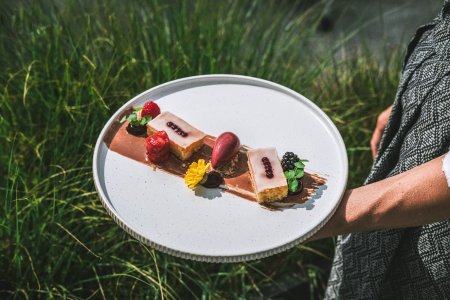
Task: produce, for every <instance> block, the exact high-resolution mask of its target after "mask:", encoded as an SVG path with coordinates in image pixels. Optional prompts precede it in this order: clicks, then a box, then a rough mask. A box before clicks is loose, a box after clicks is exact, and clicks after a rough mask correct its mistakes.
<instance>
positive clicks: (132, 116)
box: [127, 113, 137, 123]
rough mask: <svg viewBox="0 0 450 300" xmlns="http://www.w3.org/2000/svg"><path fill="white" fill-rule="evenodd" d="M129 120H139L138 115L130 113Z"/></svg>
mask: <svg viewBox="0 0 450 300" xmlns="http://www.w3.org/2000/svg"><path fill="white" fill-rule="evenodd" d="M127 120H128V122H130V123H131V122H134V121H136V120H137V116H136V114H135V113H132V114H131V115H129V116H128V119H127Z"/></svg>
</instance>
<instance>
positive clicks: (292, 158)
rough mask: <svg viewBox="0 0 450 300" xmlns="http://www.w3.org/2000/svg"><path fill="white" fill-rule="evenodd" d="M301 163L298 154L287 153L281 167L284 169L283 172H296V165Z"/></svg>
mask: <svg viewBox="0 0 450 300" xmlns="http://www.w3.org/2000/svg"><path fill="white" fill-rule="evenodd" d="M298 161H300V158H298V156H297V154H294V153H293V152H286V153H285V154H284V155H283V158H282V159H281V166H282V167H283V171H288V170H294V168H295V165H294V164H295V163H296V162H298Z"/></svg>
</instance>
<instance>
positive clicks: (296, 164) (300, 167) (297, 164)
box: [294, 161, 305, 169]
mask: <svg viewBox="0 0 450 300" xmlns="http://www.w3.org/2000/svg"><path fill="white" fill-rule="evenodd" d="M294 166H295V167H296V168H299V169H303V168H304V167H305V164H304V163H303V162H302V161H298V162H296V163H294Z"/></svg>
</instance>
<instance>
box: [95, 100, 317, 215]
mask: <svg viewBox="0 0 450 300" xmlns="http://www.w3.org/2000/svg"><path fill="white" fill-rule="evenodd" d="M131 111H132V109H130V110H129V111H126V112H124V113H123V114H122V115H121V116H120V117H119V118H118V120H120V119H121V118H122V116H123V115H128V114H130V113H131ZM126 127H127V122H125V123H123V124H121V123H119V122H118V121H116V122H114V123H113V124H112V125H111V128H110V129H109V131H108V132H107V133H106V134H105V138H104V142H105V143H106V145H107V146H108V148H109V149H110V150H112V151H114V152H117V153H119V154H121V155H123V156H126V157H128V158H131V159H133V160H136V161H138V162H141V163H144V164H147V165H149V166H151V167H153V169H155V170H156V169H158V170H161V171H164V172H166V173H169V174H172V175H175V176H178V177H181V178H184V174H185V173H186V170H187V169H188V167H189V165H190V164H191V163H192V162H193V161H197V160H198V159H200V158H203V159H204V160H205V161H210V160H211V153H212V147H213V146H214V142H215V139H216V138H215V137H213V136H209V135H208V136H206V137H205V144H204V145H203V147H202V148H201V149H200V150H198V151H197V152H196V153H194V154H193V155H192V156H191V157H190V158H189V159H188V160H186V161H181V160H180V159H178V158H176V157H175V156H174V155H170V158H169V160H168V161H167V162H165V163H162V164H158V165H154V164H153V163H150V162H148V161H147V159H146V154H145V152H146V147H145V137H137V136H134V135H131V134H129V133H128V132H127V131H126ZM247 149H248V147H245V146H241V149H240V152H239V156H238V162H237V168H236V172H235V173H234V175H233V176H228V177H225V178H224V181H225V185H226V188H223V190H224V191H225V192H228V193H231V194H234V195H237V196H239V197H242V198H244V199H247V200H251V201H256V195H255V192H254V190H253V186H252V182H251V180H250V174H249V172H248V166H247V155H246V152H247ZM302 182H303V191H302V192H301V193H300V194H298V195H292V196H288V197H286V198H284V199H283V200H281V201H277V202H274V203H270V204H262V205H263V206H264V207H265V208H268V209H271V210H277V209H281V208H289V207H292V206H294V205H296V204H302V203H305V202H306V201H307V200H308V198H309V197H311V196H312V195H314V194H315V191H316V189H317V188H318V187H320V186H321V185H324V184H325V183H326V180H325V178H323V177H320V176H319V175H317V174H309V173H306V172H305V175H304V176H303V178H302Z"/></svg>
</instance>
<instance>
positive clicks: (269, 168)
mask: <svg viewBox="0 0 450 300" xmlns="http://www.w3.org/2000/svg"><path fill="white" fill-rule="evenodd" d="M261 161H262V163H263V165H264V170H265V171H266V177H267V178H273V170H272V164H271V163H270V161H269V159H268V158H267V157H265V156H264V157H263V158H261Z"/></svg>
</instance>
